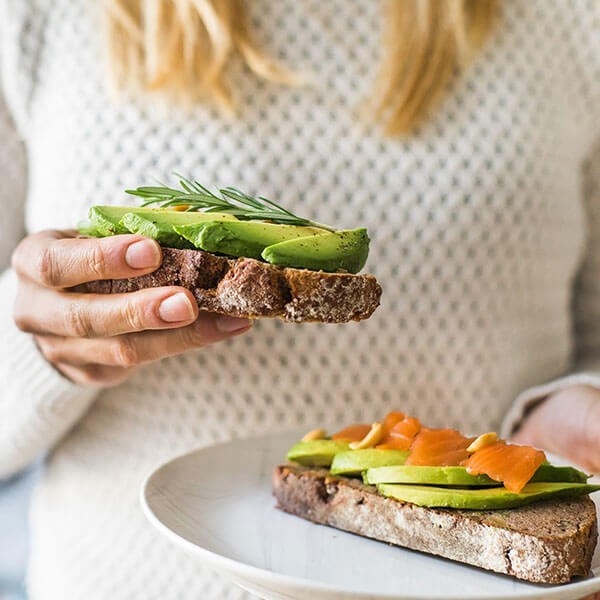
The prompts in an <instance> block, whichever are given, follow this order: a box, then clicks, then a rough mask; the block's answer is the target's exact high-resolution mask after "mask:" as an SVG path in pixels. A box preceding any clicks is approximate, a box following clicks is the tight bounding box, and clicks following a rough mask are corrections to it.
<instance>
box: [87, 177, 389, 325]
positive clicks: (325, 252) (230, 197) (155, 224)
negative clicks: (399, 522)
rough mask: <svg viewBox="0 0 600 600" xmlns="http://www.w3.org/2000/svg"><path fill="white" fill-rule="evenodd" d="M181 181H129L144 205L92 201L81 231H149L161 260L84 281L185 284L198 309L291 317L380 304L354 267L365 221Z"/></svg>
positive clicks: (364, 248) (324, 318) (98, 286)
mask: <svg viewBox="0 0 600 600" xmlns="http://www.w3.org/2000/svg"><path fill="white" fill-rule="evenodd" d="M180 185H181V189H179V190H178V189H173V188H170V187H165V186H155V187H140V188H137V189H135V190H128V192H129V193H131V194H133V195H136V196H139V197H142V198H143V199H144V204H143V206H142V207H140V208H132V207H125V206H93V207H92V208H91V209H90V212H89V221H86V222H84V223H82V224H80V226H79V231H80V233H81V234H83V235H91V236H97V237H104V236H111V235H118V234H123V233H135V234H141V235H145V236H148V237H151V238H153V239H155V240H157V241H158V242H159V244H160V245H161V246H162V247H163V263H162V266H161V267H160V268H159V269H158V270H157V271H155V272H153V273H151V274H149V275H143V276H141V277H135V278H130V279H120V280H106V281H95V282H92V283H89V284H87V285H86V288H87V290H88V291H90V292H95V293H118V292H130V291H135V290H138V289H141V288H146V287H156V286H163V285H181V286H183V287H186V288H188V289H190V290H191V291H192V292H193V293H194V296H195V298H196V301H197V302H198V306H199V307H200V309H201V310H207V311H212V312H217V313H221V314H228V315H232V316H236V317H249V318H259V317H279V318H281V319H284V320H285V321H293V322H301V321H319V322H324V323H345V322H347V321H351V320H354V321H360V320H362V319H367V318H369V317H370V316H371V314H372V313H373V311H374V310H375V309H376V308H377V306H379V300H380V297H381V286H380V285H379V283H378V282H377V280H376V279H375V277H373V276H371V275H358V274H357V273H358V272H359V271H360V270H361V269H362V268H363V266H364V264H365V262H366V260H367V255H368V253H369V237H368V235H367V231H366V230H365V229H352V230H336V229H333V228H332V227H329V226H326V225H322V224H320V223H315V222H313V221H310V220H308V219H304V218H301V217H298V216H297V215H294V214H293V213H291V212H289V211H288V210H286V209H284V208H283V207H281V206H279V205H278V204H275V203H274V202H272V201H270V200H267V199H266V198H262V197H258V198H255V197H253V196H249V195H248V194H245V193H243V192H240V191H239V190H237V189H235V188H225V189H221V190H219V192H218V194H215V193H213V192H211V191H210V190H208V189H207V188H205V187H204V186H202V185H201V184H199V183H198V182H197V181H192V180H189V179H185V178H181V179H180ZM150 204H158V205H160V208H148V205H150Z"/></svg>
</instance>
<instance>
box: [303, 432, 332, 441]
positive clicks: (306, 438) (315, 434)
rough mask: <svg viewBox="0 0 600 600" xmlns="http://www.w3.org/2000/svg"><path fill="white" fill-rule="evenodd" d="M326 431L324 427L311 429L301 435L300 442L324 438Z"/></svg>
mask: <svg viewBox="0 0 600 600" xmlns="http://www.w3.org/2000/svg"><path fill="white" fill-rule="evenodd" d="M326 437H327V432H326V431H325V430H324V429H312V430H311V431H309V432H308V433H306V434H305V435H304V436H303V437H302V440H301V441H302V442H312V441H313V440H324V439H325V438H326Z"/></svg>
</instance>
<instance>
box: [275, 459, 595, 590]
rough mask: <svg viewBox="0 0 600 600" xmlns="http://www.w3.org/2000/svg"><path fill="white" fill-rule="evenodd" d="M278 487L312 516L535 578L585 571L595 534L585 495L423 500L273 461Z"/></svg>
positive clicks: (290, 504) (278, 494) (284, 500)
mask: <svg viewBox="0 0 600 600" xmlns="http://www.w3.org/2000/svg"><path fill="white" fill-rule="evenodd" d="M273 493H274V495H275V498H276V499H277V505H278V508H280V509H281V510H284V511H286V512H288V513H291V514H293V515H297V516H299V517H302V518H304V519H308V520H310V521H313V522H315V523H321V524H323V525H330V526H331V527H336V528H338V529H343V530H344V531H349V532H352V533H357V534H359V535H362V536H365V537H369V538H373V539H376V540H380V541H383V542H388V543H390V544H394V545H397V546H403V547H405V548H410V549H412V550H420V551H421V552H427V553H429V554H436V555H438V556H443V557H445V558H449V559H451V560H455V561H459V562H463V563H467V564H469V565H474V566H476V567H481V568H483V569H488V570H490V571H495V572H496V573H504V574H506V575H512V576H513V577H517V578H519V579H523V580H526V581H531V582H535V583H551V584H559V583H566V582H568V581H570V580H571V579H572V578H573V577H575V576H579V575H580V576H587V575H588V574H589V572H590V568H591V562H592V555H593V553H594V548H595V547H596V541H597V538H598V530H597V520H596V508H595V505H594V503H593V501H592V500H591V499H590V498H589V497H588V496H584V497H578V498H562V499H557V500H546V501H542V502H538V503H536V504H532V505H529V506H525V507H522V508H516V509H511V510H492V511H474V510H450V509H441V508H439V509H438V508H426V507H421V506H416V505H414V504H410V503H406V502H401V501H399V500H395V499H393V498H386V497H384V496H381V495H379V494H378V493H377V491H376V489H375V487H373V486H366V485H363V484H362V483H361V482H360V480H358V479H351V478H347V477H336V476H332V475H331V474H330V473H329V471H327V470H322V469H311V468H307V467H301V466H297V465H281V466H278V467H276V468H275V470H274V471H273Z"/></svg>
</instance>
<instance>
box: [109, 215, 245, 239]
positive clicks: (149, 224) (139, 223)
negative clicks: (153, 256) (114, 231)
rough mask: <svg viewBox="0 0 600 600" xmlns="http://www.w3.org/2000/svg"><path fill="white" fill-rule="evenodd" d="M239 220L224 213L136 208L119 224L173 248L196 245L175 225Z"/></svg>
mask: <svg viewBox="0 0 600 600" xmlns="http://www.w3.org/2000/svg"><path fill="white" fill-rule="evenodd" d="M209 221H210V222H211V223H214V222H219V223H221V222H223V221H237V219H236V218H235V217H234V216H232V215H227V214H223V213H204V212H196V211H194V212H192V211H190V212H178V211H174V210H143V209H140V210H136V211H132V212H128V213H126V214H125V215H123V218H122V219H121V220H120V221H119V225H121V226H123V227H124V228H125V229H126V230H127V231H128V232H129V233H138V234H140V235H145V236H146V237H149V238H152V239H153V240H156V241H157V242H158V243H159V244H161V245H162V246H169V247H171V248H184V249H185V248H193V247H194V245H193V244H192V243H191V242H189V241H188V240H186V239H185V238H184V237H182V236H181V235H180V234H179V233H177V232H176V231H175V227H179V226H189V225H194V224H202V223H206V222H209Z"/></svg>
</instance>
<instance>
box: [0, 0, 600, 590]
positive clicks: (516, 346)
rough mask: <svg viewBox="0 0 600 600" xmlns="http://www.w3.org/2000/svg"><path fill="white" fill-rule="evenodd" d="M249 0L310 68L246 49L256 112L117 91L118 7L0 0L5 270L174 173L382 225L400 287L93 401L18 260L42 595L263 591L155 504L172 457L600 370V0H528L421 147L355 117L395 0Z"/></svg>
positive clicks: (0, 240) (20, 461)
mask: <svg viewBox="0 0 600 600" xmlns="http://www.w3.org/2000/svg"><path fill="white" fill-rule="evenodd" d="M249 4H250V8H251V11H252V16H253V28H254V30H255V32H256V34H257V35H258V37H259V39H260V40H261V41H262V43H263V44H264V45H265V46H266V47H267V49H268V50H269V51H270V52H271V54H272V55H274V56H277V57H279V58H280V59H282V60H283V61H285V62H286V63H287V64H289V65H291V66H293V67H295V68H297V69H298V70H300V71H303V72H308V73H311V74H312V76H313V79H312V80H313V84H312V85H311V86H309V87H306V88H301V89H289V88H285V87H280V86H276V85H271V84H265V83H259V82H257V81H256V80H255V79H254V78H253V77H252V76H251V75H249V74H248V73H246V72H244V70H243V69H242V68H241V67H240V65H237V64H235V65H234V66H233V69H232V73H231V77H232V81H233V82H234V83H235V85H234V90H235V96H236V97H237V100H238V103H239V104H240V106H242V107H243V110H242V111H241V115H240V117H239V119H237V120H227V119H225V118H223V117H221V116H220V115H219V114H218V113H217V112H216V111H214V110H213V109H211V108H210V107H203V106H201V107H198V108H196V109H194V110H193V112H192V113H191V114H189V113H185V112H183V111H181V110H179V109H177V108H174V107H172V108H167V109H165V108H163V109H160V110H157V109H154V110H153V109H151V108H149V107H148V106H147V105H144V104H143V103H142V102H140V103H126V102H123V103H121V104H116V105H115V104H114V103H113V102H112V101H111V100H109V99H108V97H107V93H106V90H105V85H104V76H103V68H102V64H101V59H100V54H101V49H100V40H99V37H98V15H97V11H98V8H99V1H87V2H74V1H73V0H0V5H1V6H3V10H4V13H3V14H1V15H0V41H1V44H2V51H1V55H2V82H3V89H4V94H5V98H6V102H7V105H8V107H9V108H10V113H11V114H12V119H13V120H14V124H15V127H14V128H13V125H12V124H11V122H12V121H11V118H9V117H8V113H7V112H6V111H5V110H4V109H2V110H0V141H1V143H0V208H1V213H0V214H1V216H0V268H4V267H5V266H6V265H7V264H8V263H9V257H10V253H11V251H12V249H13V248H14V246H15V244H16V243H17V241H18V240H19V238H20V237H21V236H22V235H23V232H24V231H25V230H26V231H29V232H32V231H36V230H40V229H43V228H49V227H69V228H70V227H72V226H73V225H74V224H75V223H76V222H77V221H78V220H79V219H81V218H83V217H84V216H85V214H86V211H87V208H88V207H89V206H90V205H92V204H97V203H114V204H119V203H123V202H126V201H127V202H129V201H130V200H128V199H126V198H125V197H124V195H123V193H122V190H123V189H124V188H126V187H128V186H135V185H138V184H142V183H144V182H148V181H151V178H152V177H159V178H166V177H167V176H168V174H169V173H170V172H172V171H174V170H177V171H180V172H183V173H188V174H193V175H194V176H195V177H197V178H198V179H200V180H201V181H203V182H207V183H209V184H221V185H236V186H239V187H240V188H242V189H245V190H248V191H250V192H261V193H263V194H265V195H266V196H268V197H272V198H276V199H279V200H281V201H282V202H283V203H284V204H285V205H287V206H289V207H290V208H291V209H292V210H297V211H299V212H302V213H304V214H307V215H309V216H312V217H314V218H316V219H318V220H320V221H323V222H331V223H335V224H336V225H339V226H345V227H355V226H360V225H364V226H367V227H368V229H369V231H370V234H371V236H372V251H371V255H370V257H369V262H368V265H367V271H370V272H373V273H375V274H376V275H377V277H378V278H379V280H380V281H381V283H382V285H383V289H384V296H383V302H382V306H381V308H380V309H379V310H378V311H377V312H376V313H375V314H374V316H373V317H372V318H371V319H370V320H368V321H366V322H363V323H360V324H349V325H339V326H320V325H314V324H307V325H284V324H281V323H279V322H275V321H269V320H265V321H261V322H259V323H257V324H256V326H255V327H254V329H253V331H252V332H250V333H249V334H247V335H245V336H242V337H240V338H237V339H235V340H232V341H230V342H227V343H224V344H221V345H218V346H215V347H213V348H209V349H205V350H202V351H197V352H192V353H189V354H187V355H185V356H181V357H178V358H173V359H169V360H164V361H162V362H161V363H159V364H154V365H152V366H149V367H147V368H144V369H143V370H142V371H141V372H140V373H139V374H138V375H136V376H134V377H133V378H132V379H131V380H130V381H129V382H127V383H125V384H123V385H121V386H119V387H117V388H114V389H110V390H105V391H102V392H100V393H96V392H94V391H91V390H89V389H83V388H82V387H78V386H75V385H73V384H71V383H70V382H69V381H67V380H66V379H64V378H62V377H61V376H60V375H59V374H58V373H57V372H56V371H54V370H53V369H52V367H50V366H49V365H48V364H47V363H46V362H45V361H44V359H43V358H42V357H41V356H40V355H39V354H38V352H37V351H36V348H35V346H34V344H33V343H32V340H31V338H30V336H28V335H26V334H23V333H20V332H19V331H17V330H16V329H15V327H14V325H13V324H12V322H11V304H12V302H13V298H14V294H15V277H14V275H13V273H12V272H11V271H10V269H7V270H6V271H4V274H3V275H2V277H1V279H0V476H2V475H8V474H10V473H13V472H15V471H17V470H18V469H20V468H22V467H23V466H24V465H26V464H27V463H28V462H30V461H31V460H32V459H33V458H34V457H36V456H37V455H39V454H40V453H42V452H44V451H47V450H52V452H51V454H50V458H49V463H48V470H47V473H46V474H45V477H44V480H43V482H42V484H41V485H40V486H39V489H38V490H37V493H36V495H35V500H34V504H33V508H32V512H31V518H32V529H33V540H32V544H33V554H32V560H31V565H30V576H29V586H30V591H31V596H32V598H33V599H34V600H81V599H83V598H85V599H86V600H106V599H108V598H110V599H113V600H120V599H127V600H132V599H133V600H136V599H140V600H141V599H143V600H151V599H157V600H158V599H160V600H169V599H176V598H177V599H181V598H200V599H207V600H221V599H223V598H234V597H238V595H241V592H236V591H235V590H234V589H233V588H231V587H230V586H229V585H228V584H227V583H224V582H222V581H221V580H220V579H218V578H216V577H215V576H213V575H212V574H210V573H207V572H205V571H203V570H202V569H201V568H200V567H199V566H198V565H196V564H195V563H194V562H193V561H192V560H191V559H188V558H187V557H185V556H182V555H181V554H180V552H179V551H177V550H176V549H174V548H172V547H171V546H170V545H169V544H168V543H167V542H166V541H164V540H163V539H161V538H160V536H159V535H158V534H156V533H155V532H154V531H153V530H152V529H151V527H150V526H149V525H148V524H147V523H146V522H145V520H144V518H143V516H142V514H141V511H140V508H139V506H138V501H137V495H138V490H139V486H140V482H141V481H142V478H143V477H144V475H145V474H146V473H147V472H148V471H149V470H150V469H151V468H153V467H155V466H157V465H158V464H160V463H161V462H162V461H164V460H165V459H167V458H169V457H171V456H172V455H174V454H177V453H180V452H184V451H187V450H190V449H192V448H196V447H198V446H202V445H204V444H209V443H211V442H214V441H216V440H222V439H225V438H228V437H230V436H245V435H249V434H257V433H258V432H268V431H269V430H274V429H277V430H280V429H285V428H290V427H297V426H298V425H304V426H306V427H313V426H316V425H320V424H329V425H334V424H336V423H337V424H339V425H342V424H345V423H348V422H350V421H355V420H367V421H369V420H372V419H375V418H376V417H380V416H381V415H382V414H383V413H384V412H385V411H387V410H389V409H391V408H397V409H402V410H406V411H408V412H410V413H412V414H415V415H416V416H418V417H420V418H422V419H423V420H424V421H425V422H427V423H430V424H432V425H434V426H435V425H437V426H440V425H447V426H455V427H459V428H461V429H464V430H467V431H478V430H489V429H497V428H499V427H500V426H501V423H502V421H503V420H505V431H508V430H509V429H510V427H511V425H512V424H514V423H515V422H517V421H518V419H519V418H520V415H521V411H522V409H523V407H524V406H525V405H526V404H527V402H529V401H530V400H531V399H532V398H537V397H540V395H543V394H545V393H547V392H548V391H549V390H551V389H554V388H556V387H558V386H560V385H566V384H568V383H569V382H574V381H579V382H581V381H588V382H590V383H592V384H597V383H598V382H599V381H600V377H599V375H598V374H597V372H596V371H595V370H594V363H596V364H597V365H598V364H600V361H598V360H597V359H598V358H599V357H600V354H598V351H600V284H599V283H598V282H599V281H600V280H599V277H600V3H598V2H597V1H596V0H589V1H584V0H577V1H571V2H568V1H561V0H556V1H549V0H508V1H506V2H505V3H504V5H503V7H504V17H503V20H502V23H501V24H500V25H499V27H498V28H497V31H496V33H495V35H494V36H493V37H492V39H491V40H490V42H489V43H488V45H487V46H486V48H485V50H484V51H483V52H482V53H481V55H480V56H479V59H478V60H477V62H476V63H475V64H474V65H473V66H472V67H471V68H470V69H469V70H468V71H467V72H466V73H465V74H464V76H463V77H462V78H461V79H460V80H459V81H458V82H457V83H456V85H455V86H454V88H453V90H452V93H451V94H449V96H448V97H447V99H446V101H445V103H444V104H443V106H442V107H441V109H440V110H439V111H438V112H437V113H436V114H435V115H434V117H433V118H432V119H431V120H430V121H429V123H428V124H427V125H426V126H425V127H424V128H423V129H422V131H420V132H419V133H418V135H415V136H413V137H411V138H409V139H406V140H396V139H392V140H390V139H385V138H383V137H382V136H381V135H380V133H379V131H378V129H377V128H376V127H373V126H371V125H368V124H365V123H363V122H361V121H360V120H359V119H357V118H356V114H357V112H358V109H359V108H360V103H361V100H362V99H364V98H365V97H367V96H368V94H369V90H370V89H371V85H372V80H373V77H374V72H375V66H376V64H377V59H378V54H379V53H378V31H379V28H380V22H379V19H380V12H379V3H378V2H365V1H362V2H361V1H358V0H350V1H349V0H326V1H323V0H302V1H298V0H277V1H275V0H254V1H253V2H252V3H249ZM17 132H18V133H17ZM17 136H18V137H17ZM18 138H20V139H22V140H23V142H24V147H25V148H26V156H27V161H26V164H27V167H28V174H29V175H28V178H27V182H28V186H27V190H25V181H26V177H25V159H24V158H23V155H22V148H21V145H20V142H19V141H18ZM576 276H577V277H576ZM586 369H588V372H587V374H585V373H584V371H585V370H586ZM599 371H600V369H599ZM566 375H569V378H567V379H564V378H562V379H558V378H560V377H564V376H566ZM548 382H550V383H548ZM539 385H546V387H545V388H544V387H542V388H537V389H533V390H532V389H531V387H532V386H539ZM519 394H521V396H520V398H519V399H518V400H517V402H516V403H515V398H516V397H517V396H519ZM511 407H512V409H511ZM507 415H508V417H507ZM279 458H280V457H276V456H274V457H273V461H274V462H275V461H277V460H278V459H279ZM198 476H199V477H202V476H203V475H202V474H201V473H199V474H198Z"/></svg>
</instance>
